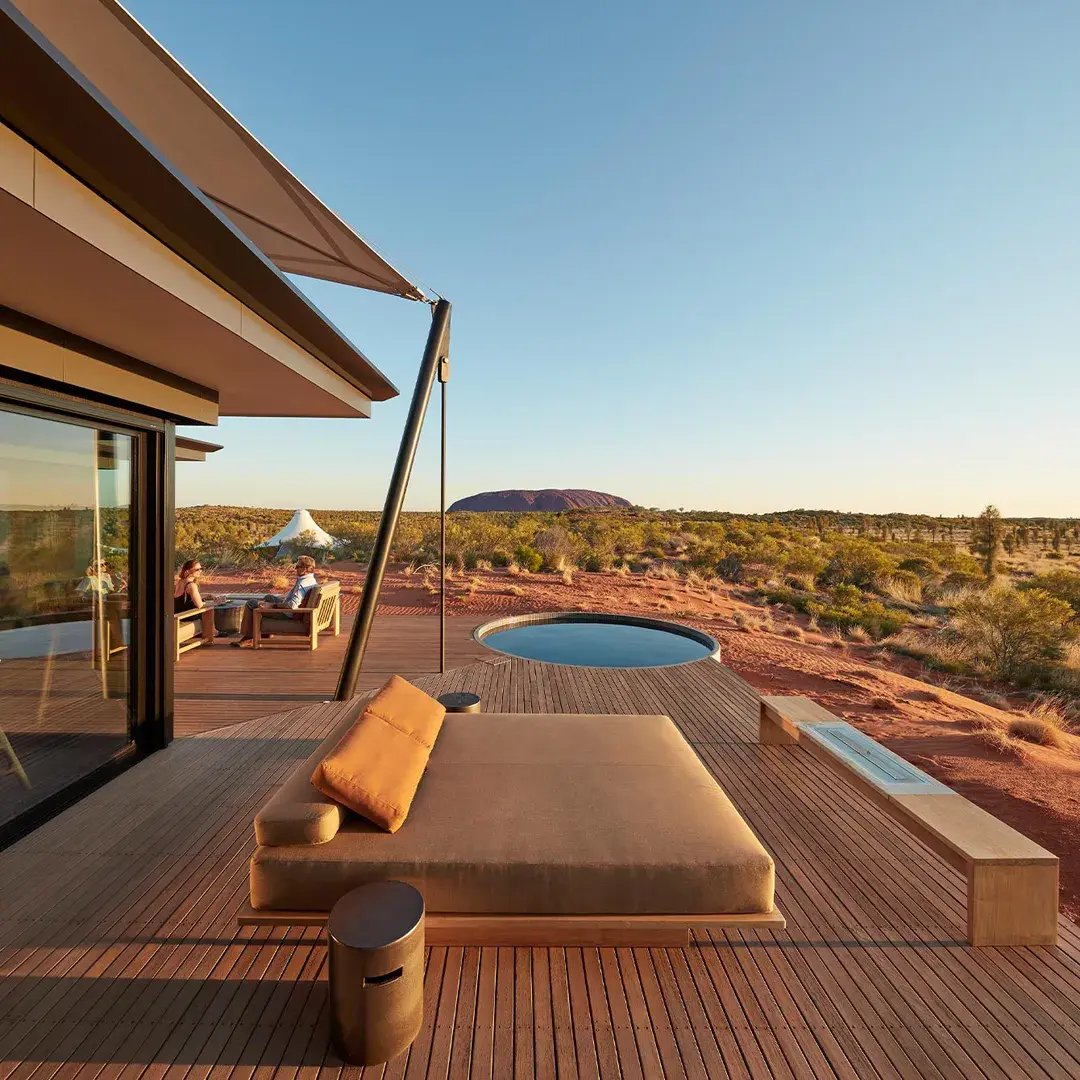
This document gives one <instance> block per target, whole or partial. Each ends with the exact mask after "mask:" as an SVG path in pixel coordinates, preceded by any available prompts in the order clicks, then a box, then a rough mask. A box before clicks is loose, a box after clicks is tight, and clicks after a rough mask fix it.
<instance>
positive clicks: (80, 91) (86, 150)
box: [0, 0, 397, 415]
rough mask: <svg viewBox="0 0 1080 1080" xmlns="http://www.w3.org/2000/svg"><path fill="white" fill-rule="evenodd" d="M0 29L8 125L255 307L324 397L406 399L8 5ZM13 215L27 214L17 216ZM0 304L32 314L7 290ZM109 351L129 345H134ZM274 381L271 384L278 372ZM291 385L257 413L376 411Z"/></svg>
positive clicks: (0, 6)
mask: <svg viewBox="0 0 1080 1080" xmlns="http://www.w3.org/2000/svg"><path fill="white" fill-rule="evenodd" d="M65 7H66V5H65ZM0 22H2V24H3V25H2V30H3V32H2V33H0V102H2V107H3V118H4V120H5V121H6V123H7V124H8V125H10V127H11V128H12V129H13V130H14V132H16V133H17V134H18V135H20V136H22V137H23V138H25V139H26V140H28V141H29V142H30V143H31V144H33V146H34V147H35V148H37V150H38V151H40V152H41V153H42V154H43V155H44V156H45V157H46V158H47V159H50V160H51V162H54V163H56V164H58V165H59V166H61V168H62V169H63V170H64V171H65V172H66V173H69V174H71V175H72V176H73V177H75V178H77V179H78V181H80V183H81V184H83V185H85V186H86V187H87V188H88V189H90V190H91V191H93V192H94V193H96V194H97V195H98V196H100V197H101V199H102V200H104V201H105V202H106V203H108V204H109V205H110V206H111V207H113V208H115V209H116V210H118V211H119V212H120V213H121V214H122V215H123V216H124V217H125V218H127V219H129V220H130V221H131V222H134V223H135V224H136V225H137V226H139V228H140V229H141V230H143V231H145V232H146V233H147V234H149V235H150V236H151V237H153V238H154V239H156V240H157V241H158V242H160V244H162V245H164V246H165V247H166V248H168V249H169V250H170V251H171V252H172V253H175V255H177V256H179V257H180V259H182V260H183V261H184V262H185V263H187V264H189V265H190V266H191V267H194V268H195V269H196V270H197V271H199V272H200V274H201V275H203V276H204V277H205V278H206V279H208V280H209V281H211V282H213V283H215V284H216V285H217V286H218V287H220V288H221V289H222V290H224V291H225V292H226V293H228V294H229V295H230V296H231V297H233V298H235V299H237V300H238V301H239V302H240V304H241V305H242V306H243V309H244V310H246V311H249V312H251V313H252V314H253V315H254V316H256V318H257V319H258V320H259V321H260V323H261V324H263V325H265V326H266V327H268V328H269V329H270V331H271V332H272V333H274V334H280V335H282V336H283V338H285V339H288V341H289V343H290V344H291V345H294V346H297V347H299V349H300V350H302V351H303V352H304V353H305V354H307V355H308V356H310V357H312V358H314V359H315V360H316V361H317V362H318V364H320V365H322V367H323V368H324V369H325V373H326V375H327V376H328V377H329V379H324V380H322V381H323V383H324V385H323V386H322V387H321V389H322V390H323V391H324V392H326V391H329V392H330V393H333V386H334V380H335V379H336V380H338V382H339V383H340V385H342V386H344V387H346V388H347V389H349V390H351V391H352V392H353V393H354V394H355V395H356V396H357V397H362V398H364V399H367V400H374V401H381V400H386V399H387V398H390V397H393V396H395V395H396V394H397V390H396V388H395V387H394V386H393V384H392V383H390V381H389V380H388V379H387V378H386V377H385V376H384V375H383V374H382V373H381V372H380V371H379V370H378V369H377V368H376V367H375V366H374V365H372V364H371V363H370V361H368V360H367V358H366V357H365V356H364V355H363V354H362V353H360V352H359V351H358V350H357V349H356V348H355V347H354V346H353V345H352V344H351V343H350V342H349V341H348V340H347V339H346V338H345V337H344V335H342V334H341V332H340V331H338V330H337V329H336V328H335V327H334V326H333V325H332V324H331V323H330V322H329V321H328V320H327V319H326V318H325V316H323V315H322V314H321V313H320V312H319V311H318V310H317V309H316V308H315V307H314V305H313V304H312V303H311V302H310V301H309V300H308V299H307V298H306V297H305V296H304V295H303V294H302V293H301V292H300V291H299V289H297V288H296V286H295V285H294V284H293V283H292V282H290V281H289V280H288V279H287V278H286V277H285V276H284V275H283V274H282V273H281V271H280V270H279V268H278V267H276V266H275V265H274V264H273V263H272V262H271V261H270V260H269V259H268V258H267V256H266V255H265V254H264V253H263V252H262V251H260V250H259V248H258V247H257V246H256V244H255V243H254V242H253V241H252V240H251V238H250V237H248V236H246V235H245V234H244V233H243V232H242V231H241V230H240V229H239V228H238V227H237V225H236V224H235V223H234V222H232V221H230V220H229V219H228V218H227V217H226V216H225V214H224V213H223V212H222V211H221V210H220V209H219V208H218V207H217V206H216V205H215V204H214V203H213V202H212V201H211V200H210V199H209V198H208V197H207V196H206V195H205V194H204V193H203V192H202V191H201V190H199V188H198V187H197V186H196V185H195V184H193V183H192V182H191V181H190V180H189V179H188V178H187V177H185V176H184V175H183V174H182V173H181V172H180V171H179V170H177V169H176V168H174V167H173V166H172V165H171V163H170V162H168V161H167V160H166V158H165V157H164V156H163V155H162V154H161V153H160V152H159V151H158V149H157V148H156V147H155V146H153V145H152V144H151V143H150V142H149V141H148V140H147V139H146V138H145V137H144V136H143V135H142V133H141V132H139V131H138V130H137V129H136V128H135V127H134V126H133V125H132V124H131V123H130V122H129V120H128V119H127V118H126V117H125V116H124V115H122V114H121V112H120V111H119V110H118V109H117V108H116V107H115V105H114V104H113V103H112V102H110V101H109V100H108V99H107V98H106V97H105V96H104V95H103V94H102V93H101V92H100V91H99V90H98V89H97V88H96V87H95V86H94V85H92V84H91V83H90V82H89V80H87V78H86V77H85V76H84V75H83V74H82V73H81V72H80V71H79V70H78V69H77V68H76V67H75V66H74V65H73V64H72V63H71V62H70V61H69V60H68V59H67V58H66V57H65V56H64V55H62V54H61V53H60V52H59V50H57V49H56V48H55V46H54V45H53V44H52V43H50V42H49V41H48V40H46V39H45V37H44V36H43V35H42V34H41V33H40V31H39V30H38V29H36V28H35V27H34V26H33V25H31V24H30V23H29V22H28V21H27V20H26V19H25V18H24V17H23V15H22V14H21V13H20V12H19V11H17V10H16V9H15V8H14V7H13V5H12V4H11V3H10V2H9V0H0ZM12 212H13V213H15V214H17V215H18V214H21V213H22V211H21V210H19V209H18V208H13V210H12ZM9 250H10V249H9ZM0 303H8V304H9V305H10V306H12V307H14V308H16V309H17V310H28V309H27V308H25V307H23V306H22V305H20V304H19V303H17V302H15V303H12V302H11V301H10V299H9V298H7V297H5V296H4V295H2V294H0ZM28 313H29V314H31V315H33V316H35V317H36V318H42V319H46V320H51V321H55V322H56V325H59V326H62V327H65V328H66V329H69V330H72V331H73V332H75V333H79V334H83V335H84V336H87V337H89V338H91V339H92V340H100V338H99V337H97V336H96V335H95V334H93V333H87V328H86V327H85V326H71V325H67V324H65V322H64V321H63V319H62V318H56V317H55V313H52V312H49V311H41V310H28ZM61 314H62V313H61ZM177 317H179V313H178V312H174V318H177ZM180 329H183V328H182V327H181V328H180ZM176 331H177V327H176V326H175V325H163V326H162V327H161V330H160V332H161V333H162V335H163V339H164V336H165V335H166V334H168V336H171V337H172V338H173V339H175V338H176ZM103 343H104V344H106V345H108V346H109V347H111V348H119V349H121V350H123V349H124V346H123V343H119V342H116V341H104V342H103ZM144 344H146V343H144ZM163 344H164V340H163ZM152 353H153V349H147V348H145V347H144V348H143V350H142V351H141V352H133V353H132V355H134V356H136V358H138V359H141V360H144V361H146V362H148V363H151V364H153V363H154V362H155V358H154V356H153V355H152ZM268 373H269V374H270V376H271V379H270V381H271V383H272V381H273V379H272V376H273V374H274V368H273V366H272V365H271V367H270V369H269V370H268ZM294 374H295V372H294ZM196 381H201V380H196ZM235 382H236V385H235V386H234V388H233V391H232V398H233V400H232V401H231V402H230V404H229V407H228V408H224V407H223V409H222V411H223V412H225V411H228V412H231V413H234V414H237V413H240V414H242V413H245V412H247V411H248V409H247V408H246V405H245V401H244V383H243V382H242V381H235ZM286 382H288V380H286ZM282 389H283V392H284V394H283V397H281V398H280V399H279V400H281V401H282V402H283V403H284V405H285V407H284V408H283V409H282V410H281V411H277V410H270V411H268V410H267V409H266V407H265V401H266V399H267V397H268V395H269V394H272V392H273V387H272V386H268V385H266V384H265V383H264V384H263V385H261V386H255V385H251V394H252V395H253V400H252V408H251V409H250V411H251V413H252V414H254V415H365V414H366V413H365V410H363V409H357V408H355V407H354V406H353V405H352V404H349V405H347V406H343V407H341V408H337V409H330V410H327V409H324V408H316V409H315V410H314V411H305V409H306V407H297V408H295V409H293V408H290V407H289V397H288V390H287V388H286V387H285V386H284V384H283V387H282ZM255 399H258V400H257V401H256V400H255Z"/></svg>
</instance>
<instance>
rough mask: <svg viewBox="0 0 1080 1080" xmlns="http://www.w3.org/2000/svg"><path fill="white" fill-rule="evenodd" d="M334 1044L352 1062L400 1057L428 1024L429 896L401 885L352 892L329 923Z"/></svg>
mask: <svg viewBox="0 0 1080 1080" xmlns="http://www.w3.org/2000/svg"><path fill="white" fill-rule="evenodd" d="M326 936H327V942H328V946H329V954H330V1025H331V1034H332V1037H333V1040H334V1047H335V1049H336V1050H337V1052H338V1053H339V1054H340V1055H341V1057H342V1059H343V1060H345V1061H347V1062H349V1064H352V1065H377V1064H379V1063H380V1062H383V1061H389V1060H390V1058H392V1057H393V1056H394V1055H395V1054H399V1053H401V1051H402V1050H404V1049H405V1048H406V1047H407V1046H408V1045H409V1043H411V1042H412V1041H413V1039H415V1038H416V1036H417V1033H418V1032H419V1031H420V1025H421V1023H423V1020H424V898H423V897H422V896H421V895H420V893H419V892H417V890H416V889H414V888H413V887H412V886H411V885H406V884H405V883H404V882H403V881H376V882H372V883H371V884H370V885H361V886H360V887H359V888H357V889H353V890H352V891H351V892H348V893H346V894H345V895H344V896H343V897H342V898H341V899H340V900H339V901H338V902H337V903H336V904H335V905H334V908H333V910H332V911H331V912H330V918H329V920H328V922H327V924H326Z"/></svg>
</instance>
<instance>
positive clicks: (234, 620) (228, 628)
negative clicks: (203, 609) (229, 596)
mask: <svg viewBox="0 0 1080 1080" xmlns="http://www.w3.org/2000/svg"><path fill="white" fill-rule="evenodd" d="M243 617H244V605H243V604H218V605H217V607H215V608H214V626H215V628H216V629H217V632H218V633H219V634H239V633H240V622H241V620H242V619H243Z"/></svg>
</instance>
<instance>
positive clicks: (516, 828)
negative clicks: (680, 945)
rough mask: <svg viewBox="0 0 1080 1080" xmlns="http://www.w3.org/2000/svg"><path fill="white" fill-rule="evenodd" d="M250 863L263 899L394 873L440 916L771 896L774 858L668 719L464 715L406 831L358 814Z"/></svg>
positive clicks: (290, 902)
mask: <svg viewBox="0 0 1080 1080" xmlns="http://www.w3.org/2000/svg"><path fill="white" fill-rule="evenodd" d="M327 741H328V742H329V740H327ZM301 768H303V767H301ZM308 786H309V787H310V785H308ZM304 812H305V811H303V810H302V809H301V807H300V806H297V807H296V810H295V813H296V814H297V816H298V817H300V816H302V815H303V813H304ZM260 816H261V815H260ZM250 869H251V901H252V904H253V906H254V907H256V908H278V909H302V910H323V911H325V910H329V908H330V907H332V906H333V904H334V902H335V901H336V900H337V899H338V898H339V897H340V896H342V895H343V894H344V893H345V892H347V891H348V890H349V889H351V888H354V887H355V886H357V885H360V884H363V883H364V882H367V881H376V880H383V879H387V878H394V879H398V880H402V881H407V882H410V883H412V884H414V885H416V886H417V887H418V888H419V889H420V890H421V892H422V893H423V894H424V898H425V900H426V902H427V906H428V909H429V910H430V911H439V912H468V913H481V912H489V913H518V914H605V913H607V914H656V913H668V914H693V913H710V914H716V913H731V914H736V913H745V912H764V911H768V910H770V909H771V908H772V904H773V863H772V859H771V858H770V857H769V854H768V852H766V851H765V849H764V848H763V847H762V846H761V844H760V843H759V842H758V840H757V839H756V837H755V836H754V835H753V833H752V832H751V831H750V828H749V827H748V826H747V825H746V823H745V822H744V821H743V820H742V818H741V817H740V816H739V813H738V811H737V810H736V809H735V808H734V807H733V806H732V805H731V802H730V801H729V800H728V798H727V796H726V795H725V794H724V792H723V791H722V790H721V789H720V787H719V785H717V783H716V782H715V780H713V778H712V777H711V776H710V775H709V773H708V771H707V770H706V769H705V767H704V766H703V765H702V764H701V762H700V761H699V760H698V758H697V755H696V754H695V753H694V752H693V750H692V749H691V748H690V747H689V746H688V745H687V743H686V741H685V740H684V739H683V737H682V736H681V735H680V733H679V731H678V729H677V728H676V727H675V725H674V724H673V723H672V722H671V721H670V720H669V719H668V718H667V717H664V716H568V715H562V716H520V715H505V714H477V715H469V714H450V715H448V716H447V717H446V720H445V722H444V724H443V727H442V732H441V734H440V735H439V741H438V743H437V745H436V746H435V749H434V751H433V752H432V755H431V759H430V761H429V763H428V769H427V773H426V774H425V776H424V780H423V782H422V783H421V785H420V788H419V790H418V791H417V793H416V797H415V799H414V801H413V805H412V812H411V814H410V816H409V819H408V821H407V822H406V823H405V825H404V826H403V827H402V828H401V830H400V831H399V832H397V833H395V834H393V835H388V834H387V833H385V832H383V831H382V830H380V829H377V828H376V827H375V826H374V825H371V824H370V823H368V822H365V821H363V820H362V819H359V818H355V817H353V816H352V815H349V817H348V818H347V819H346V820H345V822H344V823H343V824H342V825H341V828H340V829H339V831H338V833H337V835H336V836H335V837H334V838H333V840H332V841H331V842H330V843H326V844H322V845H321V846H315V847H312V846H301V845H299V844H297V845H291V846H284V847H266V846H263V847H260V848H258V849H257V851H256V852H255V855H254V856H253V857H252V860H251V868H250Z"/></svg>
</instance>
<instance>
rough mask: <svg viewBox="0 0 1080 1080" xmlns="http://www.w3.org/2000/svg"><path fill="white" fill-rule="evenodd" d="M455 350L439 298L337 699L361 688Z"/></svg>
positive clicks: (344, 698)
mask: <svg viewBox="0 0 1080 1080" xmlns="http://www.w3.org/2000/svg"><path fill="white" fill-rule="evenodd" d="M449 350H450V302H449V301H448V300H440V301H439V302H438V303H437V304H436V305H435V308H434V311H433V312H432V315H431V329H430V330H429V331H428V339H427V345H426V347H425V348H424V359H423V361H422V362H421V364H420V371H419V374H418V375H417V377H416V388H415V389H414V390H413V397H412V404H411V405H410V406H409V415H408V417H407V419H406V421H405V430H404V432H402V435H401V445H400V446H399V447H398V454H397V461H396V462H395V463H394V473H393V475H392V476H391V477H390V487H389V489H388V490H387V492H386V505H385V506H384V507H383V512H382V517H381V518H380V519H379V529H378V532H376V534H375V544H374V546H373V547H372V550H371V562H370V563H369V564H368V572H367V577H366V578H365V580H364V591H363V593H362V594H361V596H360V608H359V610H358V611H357V613H356V621H355V622H354V623H353V628H352V633H351V634H350V635H349V644H348V645H347V646H346V647H345V658H344V659H343V660H342V662H341V674H340V675H339V676H338V685H337V693H336V694H335V695H334V699H335V700H336V701H348V700H349V698H351V697H352V696H353V694H354V693H355V692H356V680H357V678H358V677H359V675H360V665H361V664H362V663H363V660H364V653H365V652H366V651H367V643H368V638H369V637H370V636H371V624H372V623H373V622H374V620H375V609H376V607H377V606H378V603H379V591H380V590H381V589H382V581H383V575H384V574H385V573H386V564H387V562H388V561H389V559H390V548H391V546H392V545H393V542H394V532H395V530H396V529H397V523H398V518H399V517H400V516H401V507H402V504H403V503H404V502H405V492H406V490H407V489H408V486H409V477H410V475H411V474H412V466H413V460H414V459H415V457H416V447H417V444H418V443H419V441H420V431H421V429H422V428H423V426H424V416H425V415H426V413H427V407H428V402H429V401H430V400H431V388H432V386H433V384H434V382H435V376H436V375H437V374H438V371H439V366H440V361H441V360H442V359H443V358H444V357H445V356H446V355H447V354H448V353H449Z"/></svg>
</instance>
